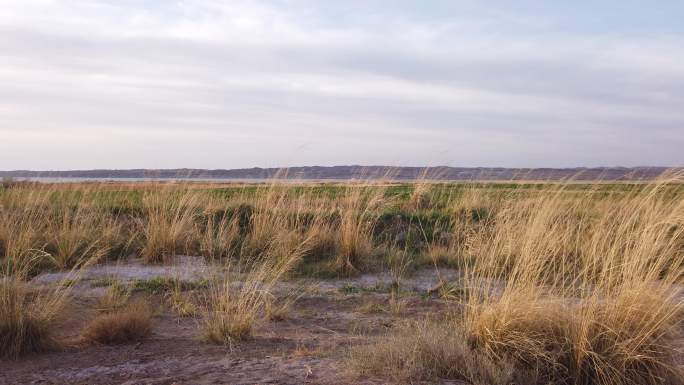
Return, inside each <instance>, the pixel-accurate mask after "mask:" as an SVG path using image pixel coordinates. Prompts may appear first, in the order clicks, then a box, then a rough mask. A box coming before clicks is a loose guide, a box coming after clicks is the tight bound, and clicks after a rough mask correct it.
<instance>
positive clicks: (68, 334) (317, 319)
mask: <svg viewBox="0 0 684 385" xmlns="http://www.w3.org/2000/svg"><path fill="white" fill-rule="evenodd" d="M193 263H194V262H193ZM193 263H190V264H188V261H187V260H185V261H184V262H183V263H182V264H179V265H178V266H176V268H166V267H165V268H163V269H159V267H149V266H147V267H145V266H142V265H139V264H136V263H132V264H130V265H118V267H112V266H105V267H102V266H98V267H94V268H91V270H90V271H89V272H86V274H84V276H83V277H82V278H83V280H82V281H80V282H79V283H78V284H77V285H76V287H75V290H74V297H75V299H74V301H73V304H72V305H71V306H70V308H69V311H68V312H66V313H67V317H66V319H65V321H64V324H63V325H62V327H61V328H60V333H61V335H60V337H61V338H62V340H63V341H65V342H66V345H67V347H65V348H64V349H62V350H61V351H56V352H50V353H43V354H36V355H32V356H28V357H23V358H22V359H20V360H18V361H0V384H244V385H247V384H293V385H294V384H385V383H390V382H387V381H386V380H383V379H374V378H356V377H354V376H353V375H351V374H350V373H349V372H348V371H346V370H345V368H344V361H345V357H346V355H347V354H348V348H349V347H350V346H352V345H354V344H360V343H365V342H367V341H368V339H369V338H372V336H373V335H376V334H379V333H382V332H383V331H385V330H387V329H389V328H392V327H393V326H394V325H395V324H396V323H397V322H402V320H403V319H407V318H415V317H421V316H423V315H424V314H426V313H439V312H442V311H444V310H445V308H446V305H445V303H444V302H442V301H439V300H435V299H426V298H425V296H424V295H423V294H422V293H424V290H425V289H426V288H428V287H431V286H433V285H434V284H435V282H437V281H438V275H441V276H443V277H444V276H449V277H453V276H454V272H453V271H441V272H439V273H437V272H436V271H435V270H432V269H431V270H425V271H420V272H418V273H417V274H415V275H414V276H412V277H411V278H410V279H408V280H407V281H406V282H405V283H404V287H405V288H406V290H407V292H406V293H405V294H404V295H403V296H402V299H401V301H402V303H403V307H402V308H401V310H400V311H399V312H392V311H389V310H388V309H387V306H386V305H387V303H388V300H389V295H388V294H387V293H386V292H382V290H381V288H382V287H383V285H384V284H386V283H387V281H388V280H389V277H386V276H383V275H365V276H361V277H358V278H355V279H347V280H330V281H323V282H320V283H319V285H317V288H316V289H315V290H314V291H313V292H311V293H310V294H307V295H305V296H304V297H302V298H300V299H299V301H298V302H297V303H296V304H295V305H294V307H293V309H292V311H291V312H290V314H289V316H288V318H287V319H285V320H284V321H280V322H267V323H264V324H262V325H259V326H258V327H257V329H256V332H255V336H254V338H252V339H250V340H248V341H244V342H240V343H239V344H238V345H233V346H217V345H211V344H207V343H205V342H202V341H201V340H200V339H199V337H198V335H199V333H200V327H201V320H200V319H199V318H181V317H178V316H177V315H175V314H174V313H172V312H171V311H170V310H169V309H168V306H165V305H164V300H163V297H162V296H161V295H150V294H146V293H143V294H138V295H144V296H146V297H147V298H148V299H149V300H150V301H151V302H152V303H153V304H154V305H155V307H156V308H157V309H158V310H157V313H156V316H155V318H154V332H153V334H152V336H151V337H150V338H148V339H146V340H144V341H142V342H139V343H135V344H127V345H115V346H104V345H92V344H84V343H82V342H81V341H80V339H79V337H78V336H79V334H80V331H81V330H82V328H83V326H84V324H85V323H86V322H87V321H88V320H89V319H90V318H92V317H93V316H94V314H95V311H94V310H93V309H94V307H95V303H96V301H97V298H98V296H99V295H102V293H103V291H102V288H92V287H91V286H90V283H92V282H93V280H96V279H99V278H103V277H116V278H118V279H122V280H123V281H127V280H128V281H130V280H134V279H141V278H143V279H149V278H152V277H154V276H168V277H178V271H176V269H184V270H183V271H184V272H185V273H187V272H188V271H190V272H191V273H188V275H187V276H183V278H197V277H200V276H202V275H203V274H200V272H202V273H206V272H207V271H208V270H207V269H206V266H199V265H198V266H199V267H198V266H195V267H192V266H193ZM197 263H200V262H197ZM179 266H180V267H179ZM185 273H184V274H185ZM196 273H197V274H196ZM61 278H63V277H61ZM61 278H60V277H58V276H54V275H46V276H42V277H37V279H36V280H35V281H36V282H35V283H36V284H40V285H49V284H55V281H56V280H59V279H61ZM295 284H297V282H286V283H284V284H283V286H282V287H281V289H282V290H287V289H288V288H289V287H290V286H291V285H295ZM341 288H342V289H341ZM349 288H354V289H353V290H352V289H349ZM357 289H358V290H357ZM369 304H375V305H377V306H369ZM369 309H371V310H369ZM444 383H445V384H446V383H447V382H444Z"/></svg>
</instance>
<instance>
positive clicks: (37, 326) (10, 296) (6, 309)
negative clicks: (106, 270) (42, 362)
mask: <svg viewBox="0 0 684 385" xmlns="http://www.w3.org/2000/svg"><path fill="white" fill-rule="evenodd" d="M30 261H31V259H29V260H28V261H27V260H24V261H23V264H21V265H18V264H12V265H11V266H7V267H5V268H4V269H3V270H4V271H5V273H4V274H2V275H0V358H10V359H16V358H18V357H20V356H22V355H25V354H28V353H36V352H43V351H46V350H51V349H53V348H56V347H58V345H59V343H58V342H57V340H56V339H55V338H54V329H55V328H56V326H57V324H58V320H59V316H60V313H61V312H62V310H63V309H64V307H65V305H66V302H67V299H68V294H69V291H70V285H67V284H65V283H66V281H67V280H71V279H72V278H73V277H75V275H74V274H71V275H70V276H69V278H67V279H65V280H63V281H62V282H60V283H59V284H58V285H55V287H54V288H52V289H42V290H35V289H32V288H31V287H30V285H28V284H27V283H26V274H27V272H28V271H30V270H31V267H30V263H29V262H30ZM11 262H12V261H10V260H8V261H7V262H6V263H8V264H9V263H11Z"/></svg>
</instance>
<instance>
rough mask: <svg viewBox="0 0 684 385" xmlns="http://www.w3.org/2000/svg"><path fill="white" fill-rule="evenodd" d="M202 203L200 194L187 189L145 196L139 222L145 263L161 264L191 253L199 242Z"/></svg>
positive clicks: (168, 190)
mask: <svg viewBox="0 0 684 385" xmlns="http://www.w3.org/2000/svg"><path fill="white" fill-rule="evenodd" d="M199 200H200V194H199V193H197V192H195V191H192V190H190V189H185V188H177V189H176V188H166V189H162V190H161V191H150V192H146V193H145V195H144V196H143V203H142V207H143V212H144V215H143V218H141V219H140V220H139V223H140V228H141V236H142V241H143V247H142V250H141V256H142V258H143V259H144V260H145V261H147V262H148V263H160V262H164V261H166V260H167V259H168V258H169V257H171V256H173V255H175V254H178V253H184V252H186V251H188V250H189V247H190V245H191V243H192V242H193V241H194V240H195V237H194V236H195V234H196V231H195V230H196V227H195V221H196V218H197V216H198V204H199Z"/></svg>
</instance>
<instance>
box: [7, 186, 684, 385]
mask: <svg viewBox="0 0 684 385" xmlns="http://www.w3.org/2000/svg"><path fill="white" fill-rule="evenodd" d="M681 182H682V177H681V176H679V175H670V176H666V177H663V178H661V179H659V180H657V181H653V182H645V183H572V182H565V183H539V182H520V183H433V182H428V181H419V182H416V183H392V182H372V183H371V182H369V183H355V182H349V183H330V184H326V183H315V184H314V183H301V184H293V183H287V184H279V183H277V182H274V183H268V184H210V183H128V184H123V183H78V184H68V183H65V184H30V183H18V184H17V183H8V184H7V185H6V186H3V187H2V188H0V260H1V261H2V264H1V265H0V266H1V267H0V270H1V273H2V278H1V280H0V356H2V357H3V359H4V362H5V363H3V364H2V365H7V368H10V367H13V368H15V369H14V371H13V372H12V373H13V374H10V376H14V377H8V381H15V382H16V381H18V379H22V378H24V377H21V376H22V375H25V372H26V370H28V369H21V368H22V367H28V366H27V365H30V363H31V362H36V360H40V358H39V357H43V356H46V355H47V356H49V355H50V354H60V356H59V357H60V358H61V359H65V360H69V359H70V358H69V357H70V356H69V354H71V355H72V356H77V355H78V354H82V352H88V351H89V350H88V349H95V350H97V349H98V348H96V347H92V346H96V345H107V344H123V345H121V346H128V345H126V344H130V343H131V342H136V343H140V344H142V345H141V346H143V349H146V347H145V346H148V345H150V346H152V345H154V343H152V342H149V341H150V337H149V336H150V335H151V333H154V332H153V331H154V330H157V335H165V334H164V333H165V331H164V330H165V329H164V328H165V327H167V326H164V325H167V324H171V323H168V322H166V321H168V320H169V319H173V320H174V322H175V323H176V324H182V325H188V326H187V328H186V329H184V330H192V332H191V333H190V334H192V335H193V338H192V339H190V340H184V341H186V342H185V343H186V345H183V344H180V345H179V344H178V343H177V341H176V342H174V344H175V346H181V347H178V349H179V350H183V349H200V348H197V347H196V346H203V345H206V346H214V345H215V346H216V347H214V348H202V349H224V351H230V352H234V349H243V353H232V354H238V355H239V354H245V355H246V357H247V356H250V354H252V355H253V356H260V354H261V355H265V353H264V349H266V350H268V349H271V350H273V349H276V350H277V349H279V348H278V346H280V345H282V346H285V347H288V346H289V348H287V349H286V350H287V355H288V357H289V359H295V358H293V357H299V358H297V359H299V360H302V358H301V357H308V358H307V359H308V360H312V358H311V357H317V358H316V360H318V361H315V363H316V365H318V364H320V365H323V364H321V363H329V365H328V366H325V365H324V366H325V368H320V369H319V370H320V371H321V374H320V375H319V376H318V377H315V376H309V375H308V374H307V375H306V378H305V380H306V381H309V382H314V383H340V382H347V383H359V382H363V381H370V382H368V383H377V382H378V381H382V382H391V383H418V382H425V381H426V382H439V381H444V380H449V379H450V380H457V381H463V382H465V383H471V384H549V383H559V384H606V385H608V384H611V385H612V384H636V383H639V384H682V383H684V373H683V372H682V366H681V363H682V362H681V361H682V357H684V356H682V350H681V349H682V347H684V345H682V335H681V326H682V320H683V319H684V312H683V310H684V308H683V306H682V303H683V302H682V295H681V294H682V293H681V289H682V286H681V285H682V282H681V281H682V279H683V278H684V199H683V198H684V185H683V184H682V183H681ZM179 255H186V256H196V257H198V258H199V259H201V260H202V261H203V263H205V264H206V266H208V269H207V273H206V275H205V276H202V277H199V278H197V277H195V280H184V279H180V278H176V277H168V276H167V277H153V278H151V279H147V280H145V279H137V280H135V281H130V282H126V281H125V280H122V279H121V278H120V277H115V276H112V277H104V278H100V279H98V280H90V281H88V279H90V278H86V277H89V275H88V274H90V273H89V272H92V271H93V269H94V268H96V267H97V266H124V267H125V266H131V265H135V266H138V265H141V266H150V269H158V270H163V268H164V267H165V266H171V265H173V264H174V263H175V262H174V261H176V258H177V256H179ZM426 271H430V272H431V274H433V275H434V276H436V277H437V279H436V281H435V282H434V283H431V284H430V287H428V288H423V289H420V290H419V289H416V287H417V286H420V285H418V283H419V282H418V281H419V280H420V279H421V278H420V277H422V276H423V274H426V273H425V272H426ZM59 272H62V273H61V275H60V274H59ZM447 272H448V273H449V274H447ZM47 276H59V277H60V278H59V280H57V281H51V282H50V284H40V285H39V284H38V282H42V281H40V279H41V277H47ZM362 277H384V280H377V282H376V284H375V285H374V286H367V285H366V286H364V284H363V283H364V282H365V281H364V280H363V279H362ZM364 279H365V278H364ZM326 282H334V283H335V284H339V285H338V286H339V287H336V288H335V290H332V291H331V290H328V291H326V290H324V289H321V287H326V286H325V283H326ZM316 285H318V286H316ZM329 285H331V284H329ZM84 287H86V288H89V289H88V290H84ZM312 287H313V288H312ZM84 293H85V294H84ZM347 298H352V299H351V301H352V302H353V306H352V307H353V309H350V308H349V306H351V305H346V304H343V303H342V302H344V300H346V299H347ZM340 301H342V302H340ZM321 308H328V309H329V310H328V314H327V315H326V317H327V318H326V317H319V318H316V317H315V316H311V313H316V312H320V311H321V310H320V309H321ZM342 314H347V315H351V316H350V317H349V318H348V319H347V320H346V321H345V323H343V324H340V322H342V321H340V320H339V319H338V320H334V319H333V320H331V319H330V317H332V318H334V317H338V318H340V317H341V315H342ZM188 319H190V320H193V321H192V322H190V321H186V320H188ZM75 320H76V321H75ZM165 320H166V321H165ZM284 320H286V321H284ZM165 322H166V323H165ZM188 322H189V323H188ZM283 322H285V323H286V326H283V325H285V324H283ZM314 327H315V328H321V329H324V330H332V331H333V332H334V333H335V334H334V337H329V339H330V340H334V341H335V344H334V346H327V347H326V344H325V343H323V342H322V341H321V338H319V337H316V338H311V339H303V340H302V341H304V342H303V344H304V345H302V344H301V343H300V342H301V341H299V340H298V341H299V342H298V343H297V344H295V346H291V345H288V343H287V342H285V341H286V340H287V341H289V340H288V338H290V337H287V336H285V335H288V336H291V335H292V334H297V333H307V332H308V333H310V332H311V331H310V329H311V328H314ZM168 328H171V329H173V327H172V326H168ZM171 329H169V330H171ZM173 330H175V329H173ZM288 333H290V334H288ZM167 334H168V333H167ZM265 335H268V336H270V337H268V338H267V337H265ZM273 335H275V336H278V337H277V338H280V340H278V341H280V342H277V343H273V344H271V345H268V344H267V345H268V346H269V347H268V348H266V347H264V345H263V344H266V342H265V341H271V340H270V339H269V338H274V337H273ZM297 335H299V334H297ZM298 338H300V337H298ZM152 340H154V339H152ZM278 344H280V345H278ZM172 345H173V344H172ZM226 346H227V347H228V348H225V347H226ZM257 347H258V348H257ZM60 349H61V350H62V352H60V353H50V352H55V351H56V350H60ZM64 349H66V350H67V351H66V352H64ZM120 349H124V348H120ZM150 349H152V348H151V347H150ZM226 349H227V350H226ZM93 351H94V350H93ZM245 351H246V352H252V353H244V352H245ZM99 352H100V353H98V354H100V355H101V357H100V359H101V360H103V361H104V360H106V359H107V356H106V354H105V353H102V352H101V351H99ZM211 352H213V353H212V354H216V353H215V352H216V351H215V350H211ZM312 352H315V353H312ZM37 353H42V354H41V355H36V354H37ZM109 354H112V353H111V352H110V353H109ZM207 354H209V353H207ZM269 354H270V353H269ZM269 357H270V355H269ZM307 362H308V363H307V365H310V366H311V365H314V363H312V362H313V361H307ZM22 365H24V366H22ZM326 365H327V364H326ZM22 370H24V371H22ZM217 370H218V369H217ZM246 370H247V369H246ZM249 370H254V368H250V369H249ZM6 372H7V371H6ZM178 375H179V376H180V375H181V374H178ZM1 376H2V375H0V379H2V377H1ZM118 379H120V378H118V377H116V378H115V379H113V378H111V377H107V378H104V377H103V378H98V377H89V378H87V379H84V380H83V381H87V382H89V383H97V382H103V383H104V382H108V381H109V382H112V381H114V382H116V380H118ZM298 380H300V381H304V380H302V379H301V378H299V379H298ZM70 381H71V382H76V381H75V380H74V379H73V378H71V379H70ZM373 381H375V382H373ZM67 382H69V381H67ZM227 382H228V383H231V381H227ZM190 383H192V381H191V382H190ZM233 383H239V381H237V380H235V381H234V382H233ZM294 383H296V382H294Z"/></svg>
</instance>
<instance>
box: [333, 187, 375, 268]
mask: <svg viewBox="0 0 684 385" xmlns="http://www.w3.org/2000/svg"><path fill="white" fill-rule="evenodd" d="M339 199H340V203H339V207H338V213H339V217H340V223H339V228H338V234H339V235H338V240H337V250H336V257H335V265H336V269H337V271H338V272H340V274H342V275H353V274H356V273H358V272H359V271H360V268H362V267H363V265H364V264H366V263H367V262H368V259H369V257H370V256H371V255H372V254H373V249H374V244H373V230H374V229H375V226H376V225H377V220H378V218H379V216H380V214H381V211H380V210H381V208H382V206H383V205H384V204H385V203H386V199H385V188H384V187H383V186H382V185H376V186H370V185H355V184H352V185H350V186H348V187H347V189H346V191H345V193H344V195H343V196H342V197H341V198H339Z"/></svg>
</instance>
